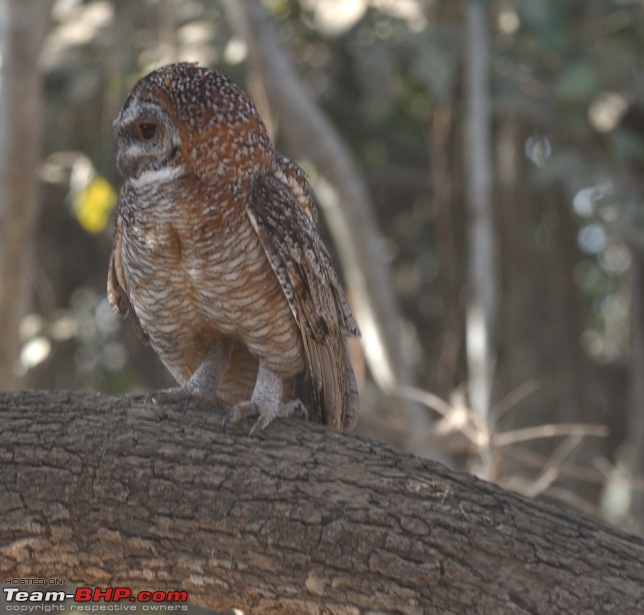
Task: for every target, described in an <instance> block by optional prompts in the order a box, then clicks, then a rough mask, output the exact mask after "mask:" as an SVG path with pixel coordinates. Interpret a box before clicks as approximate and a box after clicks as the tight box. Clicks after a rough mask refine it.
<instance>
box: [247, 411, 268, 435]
mask: <svg viewBox="0 0 644 615" xmlns="http://www.w3.org/2000/svg"><path fill="white" fill-rule="evenodd" d="M272 422H273V419H271V418H270V417H268V416H260V417H259V418H258V419H257V420H256V421H255V424H254V425H253V426H252V427H251V428H250V431H249V432H248V437H249V438H252V437H253V434H254V433H255V432H256V431H257V430H259V431H262V430H263V429H266V428H267V427H268V426H269V425H270V424H271V423H272Z"/></svg>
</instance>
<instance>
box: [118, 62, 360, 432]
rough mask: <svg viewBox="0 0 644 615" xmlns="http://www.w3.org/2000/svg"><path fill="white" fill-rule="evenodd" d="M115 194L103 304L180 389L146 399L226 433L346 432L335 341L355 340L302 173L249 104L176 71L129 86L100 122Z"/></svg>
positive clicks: (210, 77)
mask: <svg viewBox="0 0 644 615" xmlns="http://www.w3.org/2000/svg"><path fill="white" fill-rule="evenodd" d="M113 133H114V139H115V144H116V165H117V167H118V170H119V171H120V173H121V174H122V175H123V177H124V179H125V181H124V184H123V186H122V189H121V192H120V196H119V203H118V210H117V214H116V219H115V224H114V239H113V247H112V253H111V257H110V262H109V270H108V279H107V293H108V298H109V301H110V304H111V306H112V308H113V309H114V310H115V312H116V313H117V314H118V315H120V316H121V317H123V318H125V317H127V316H128V315H129V316H130V318H131V319H132V321H133V323H134V327H135V329H136V331H137V333H138V335H139V337H140V338H141V340H142V341H143V342H144V343H146V344H149V345H151V346H152V348H153V349H154V350H155V351H156V353H157V354H158V355H159V357H160V358H161V360H162V361H163V363H164V364H165V366H166V367H167V368H168V370H169V371H170V372H171V373H172V375H173V376H174V378H175V379H176V380H177V382H178V383H179V384H180V385H181V386H180V388H178V389H169V390H165V391H159V392H157V393H156V394H154V397H155V398H156V399H163V400H170V401H176V402H177V403H179V402H183V403H185V404H186V405H196V404H206V405H210V404H212V405H214V406H218V407H223V408H224V409H225V410H226V412H225V414H224V419H223V423H224V426H226V424H233V423H235V422H236V421H238V420H239V419H241V418H242V417H245V416H252V417H257V418H256V422H255V423H254V425H253V427H252V430H251V434H252V433H254V432H255V431H256V430H259V429H264V428H266V427H267V426H268V425H269V424H270V423H271V422H272V421H273V420H274V419H275V418H276V417H287V416H292V415H300V416H310V417H311V418H312V419H313V420H315V421H317V422H320V423H323V424H326V425H330V426H332V427H334V428H337V429H350V428H352V427H353V425H354V424H355V421H356V418H357V407H358V390H357V386H356V379H355V376H354V372H353V369H352V367H351V363H350V361H349V355H348V352H347V338H351V337H357V336H359V335H360V332H359V329H358V326H357V324H356V322H355V320H354V318H353V315H352V314H351V311H350V309H349V307H348V305H347V302H346V298H345V295H344V292H343V289H342V286H341V284H340V282H339V280H338V276H337V275H336V273H335V271H334V269H333V266H332V264H331V259H330V257H329V254H328V252H327V250H326V248H325V246H324V244H323V242H322V241H321V239H320V236H319V234H318V231H317V226H316V225H317V212H316V208H315V204H314V201H313V198H312V191H311V187H310V185H309V183H308V181H307V179H306V176H305V174H304V172H303V171H302V170H301V169H300V168H299V167H298V166H297V165H296V164H294V163H293V162H291V161H290V160H288V159H287V158H285V157H283V156H280V155H277V154H276V153H275V151H274V149H273V145H272V143H271V139H270V137H269V135H268V132H267V130H266V127H265V126H264V123H263V122H262V120H261V118H260V116H259V114H258V112H257V109H256V108H255V105H254V104H253V102H252V100H251V99H250V98H249V97H248V95H247V94H246V93H245V92H243V91H242V90H241V89H240V88H239V87H238V86H237V85H236V84H235V83H233V82H232V81H231V80H230V79H228V78H227V77H226V76H224V75H223V74H222V73H221V72H219V71H216V70H210V69H207V68H204V67H200V66H197V65H195V64H189V63H179V64H172V65H170V66H165V67H163V68H160V69H158V70H156V71H154V72H152V73H151V74H149V75H148V76H147V77H144V78H143V79H141V80H140V81H139V82H138V83H137V84H136V85H135V86H134V88H133V89H132V91H131V92H130V95H129V97H128V98H127V100H126V102H125V104H124V106H123V108H122V110H121V111H120V113H119V114H118V116H117V118H116V119H115V120H114V123H113Z"/></svg>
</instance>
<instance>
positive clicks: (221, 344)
mask: <svg viewBox="0 0 644 615" xmlns="http://www.w3.org/2000/svg"><path fill="white" fill-rule="evenodd" d="M231 349H232V342H231V340H230V339H228V338H222V339H220V340H218V341H217V343H215V344H213V345H212V346H211V347H210V348H209V349H208V352H207V354H206V356H205V357H204V359H203V361H202V362H201V364H200V365H199V367H198V368H197V369H196V370H195V371H194V373H193V374H192V376H190V379H189V380H188V381H187V382H186V383H185V384H184V385H183V386H182V387H180V388H173V389H162V390H161V391H157V392H156V393H152V394H151V395H146V397H145V405H146V406H147V405H148V403H155V404H158V403H167V404H181V405H182V407H183V409H184V410H187V409H188V408H196V407H199V406H203V405H212V404H214V403H215V398H216V394H217V388H218V386H219V381H220V380H221V375H222V374H223V373H224V371H225V370H226V367H227V366H228V361H229V359H230V351H231Z"/></svg>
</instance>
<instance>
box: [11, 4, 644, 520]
mask: <svg viewBox="0 0 644 615" xmlns="http://www.w3.org/2000/svg"><path fill="white" fill-rule="evenodd" d="M643 43H644V3H643V2H642V1H641V0H621V1H618V0H615V1H612V2H610V1H607V0H583V1H582V0H568V1H567V2H561V1H558V0H536V1H535V0H495V1H492V0H490V1H480V0H479V1H474V0H472V1H471V2H467V1H466V0H463V1H455V0H450V1H448V0H265V1H264V2H260V1H255V0H243V1H240V0H220V1H217V0H20V2H16V1H15V0H0V339H2V344H1V345H0V388H4V389H12V388H20V387H30V388H64V389H76V390H79V389H82V390H96V391H103V392H105V393H110V394H118V393H127V392H133V391H139V392H140V391H149V390H151V389H155V388H159V387H164V386H171V385H172V384H173V382H172V379H171V377H170V376H169V375H168V373H167V372H166V371H165V369H164V367H163V366H162V364H161V362H160V361H159V360H158V359H157V357H156V356H155V354H154V353H153V352H152V351H151V350H150V349H149V348H146V347H144V346H143V345H142V344H141V343H140V342H139V340H138V339H137V338H136V335H135V334H134V330H133V327H132V325H131V323H129V322H123V321H120V320H119V319H117V318H116V317H115V316H114V315H113V314H112V312H111V309H110V307H109V304H108V302H107V299H106V290H105V287H106V272H107V264H108V259H109V253H110V249H111V227H112V221H113V215H114V207H115V204H116V201H117V194H118V188H119V178H118V177H117V176H116V171H115V167H114V163H113V146H112V138H111V122H112V119H113V118H114V117H115V116H116V114H117V113H118V110H119V108H120V106H121V105H122V103H123V102H124V100H125V97H126V96H127V92H128V90H129V88H131V86H132V85H133V84H134V83H135V82H136V80H137V79H139V78H140V77H142V76H143V75H145V74H147V73H148V72H150V71H151V70H153V69H154V68H156V67H158V66H161V65H163V64H167V63H170V62H174V61H178V60H190V61H198V62H199V63H201V64H203V65H207V66H211V67H216V68H219V69H220V70H222V71H224V72H225V73H226V74H228V75H229V76H230V77H231V78H233V79H234V80H235V81H237V82H238V83H239V84H240V85H242V86H243V87H244V88H245V89H247V90H248V91H249V92H250V93H251V95H252V96H253V98H254V99H255V101H256V103H257V105H258V107H259V109H260V112H261V114H262V116H263V117H264V118H265V120H266V123H267V124H268V125H269V128H270V130H271V132H272V134H273V136H274V139H275V141H276V143H277V146H278V150H279V151H281V152H282V153H284V154H286V155H287V156H289V157H291V158H293V159H294V160H296V161H297V162H298V163H299V164H300V165H301V166H302V167H303V168H304V169H305V170H306V171H307V173H308V174H309V176H310V178H311V182H312V184H313V186H314V188H315V190H316V195H317V198H318V202H319V205H320V209H321V214H322V215H321V217H322V231H323V234H324V236H325V238H326V240H327V243H328V245H329V246H330V248H331V250H332V252H333V254H334V257H335V260H336V263H337V266H338V269H339V270H340V271H341V272H342V276H343V278H344V280H345V283H346V286H347V289H348V294H349V297H350V302H351V304H352V307H353V309H354V311H355V313H356V315H357V317H358V320H359V323H360V326H361V328H362V330H363V339H362V340H361V341H362V343H361V344H357V345H355V346H354V347H353V348H352V352H353V358H354V361H355V365H356V371H357V372H358V373H359V378H360V386H361V391H362V408H361V419H360V423H359V425H358V432H359V433H361V434H364V435H368V436H374V437H376V438H378V439H380V440H386V441H389V442H391V443H393V444H395V445H396V446H398V447H400V448H403V449H405V450H408V451H410V452H413V453H415V454H420V455H423V456H427V457H433V458H436V459H440V460H441V461H443V462H446V463H449V464H450V465H452V466H453V467H457V468H460V469H465V470H468V471H471V472H475V473H477V474H479V475H480V476H483V477H485V478H487V479H489V480H494V481H496V482H499V483H500V484H502V485H504V486H505V487H507V488H510V489H515V490H517V491H520V492H522V493H525V494H527V495H530V496H539V497H542V498H547V499H549V500H552V501H557V502H560V503H563V504H564V505H566V506H571V507H575V508H577V509H579V510H582V511H584V512H586V513H588V514H593V515H598V516H601V517H603V518H605V519H607V520H609V521H611V522H612V523H614V524H616V525H618V526H620V527H622V528H624V529H627V530H629V531H642V528H644V277H643V276H644V273H643V268H644V204H643V196H644V185H643V181H644V180H643V177H644V175H643V172H644V65H643V59H644V54H643V49H644V47H643Z"/></svg>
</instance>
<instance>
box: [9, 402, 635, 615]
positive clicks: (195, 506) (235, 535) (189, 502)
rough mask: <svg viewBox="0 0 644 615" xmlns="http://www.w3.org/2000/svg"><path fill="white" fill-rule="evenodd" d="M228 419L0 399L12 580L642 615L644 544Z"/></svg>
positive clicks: (339, 436)
mask: <svg viewBox="0 0 644 615" xmlns="http://www.w3.org/2000/svg"><path fill="white" fill-rule="evenodd" d="M220 418H221V417H220V415H219V413H216V412H214V411H205V410H204V411H202V410H190V411H187V412H186V411H183V410H179V409H176V408H174V407H170V406H164V405H148V406H147V407H146V406H145V405H144V403H143V398H142V397H107V396H102V395H98V394H87V393H69V392H61V391H58V392H34V391H24V392H19V393H4V394H0V425H2V429H1V430H0V462H1V463H2V465H1V466H0V473H1V474H0V476H1V481H0V570H2V572H3V574H4V576H5V577H12V578H18V577H29V578H33V577H43V578H47V577H49V578H54V577H57V578H64V579H66V580H67V581H69V582H71V583H78V584H84V585H89V586H94V585H97V586H100V587H105V586H108V585H110V586H116V585H128V586H130V587H132V589H133V590H135V591H136V590H137V589H144V590H164V589H165V590H182V591H187V592H188V594H189V598H190V600H191V601H192V602H193V603H195V604H198V605H202V606H206V607H210V608H219V609H222V608H230V607H237V608H241V609H244V610H246V609H248V610H249V611H250V612H252V613H253V614H254V615H259V614H261V613H282V614H288V613H298V614H301V613H318V614H322V613H325V614H331V613H334V614H339V613H343V614H346V613H376V612H377V613H405V614H410V613H464V612H470V613H473V612H476V613H494V614H499V613H581V612H583V613H587V614H589V613H598V614H599V613H608V612H614V613H638V612H639V613H642V612H644V593H643V592H642V587H644V541H642V540H641V539H640V538H638V537H636V536H629V535H626V534H622V533H621V532H618V531H616V530H612V529H610V528H608V527H605V526H603V525H601V524H599V523H597V522H596V521H593V520H590V519H588V518H584V517H581V516H579V515H576V514H574V513H572V512H567V511H565V510H561V509H558V508H554V507H552V506H548V505H546V504H543V503H540V502H535V501H531V500H528V499H526V498H524V497H522V496H519V495H515V494H513V493H510V492H507V491H504V490H503V489H501V488H500V487H497V486H495V485H493V484H491V483H487V482H484V481H481V480H479V479H477V478H475V477H473V476H470V475H467V474H461V473H458V472H454V471H451V470H448V469H447V468H445V467H444V466H442V465H440V464H438V463H435V462H432V461H428V460H423V459H419V458H415V457H413V456H410V455H407V454H404V453H400V452H398V451H396V450H393V449H392V448H390V447H389V446H387V445H385V444H382V443H378V442H374V441H371V440H366V439H364V438H360V437H357V436H354V435H350V434H345V433H339V432H336V431H333V430H330V429H326V428H323V427H321V426H318V425H314V424H307V423H304V422H299V421H278V422H277V423H276V424H274V425H271V427H270V428H269V429H268V431H266V432H263V433H262V434H260V435H259V437H256V438H252V439H251V438H248V437H247V436H246V433H247V431H246V429H247V427H248V426H247V425H244V426H243V427H239V428H235V429H234V430H233V432H231V433H226V434H224V433H222V431H221V428H220ZM239 434H242V435H239Z"/></svg>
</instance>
